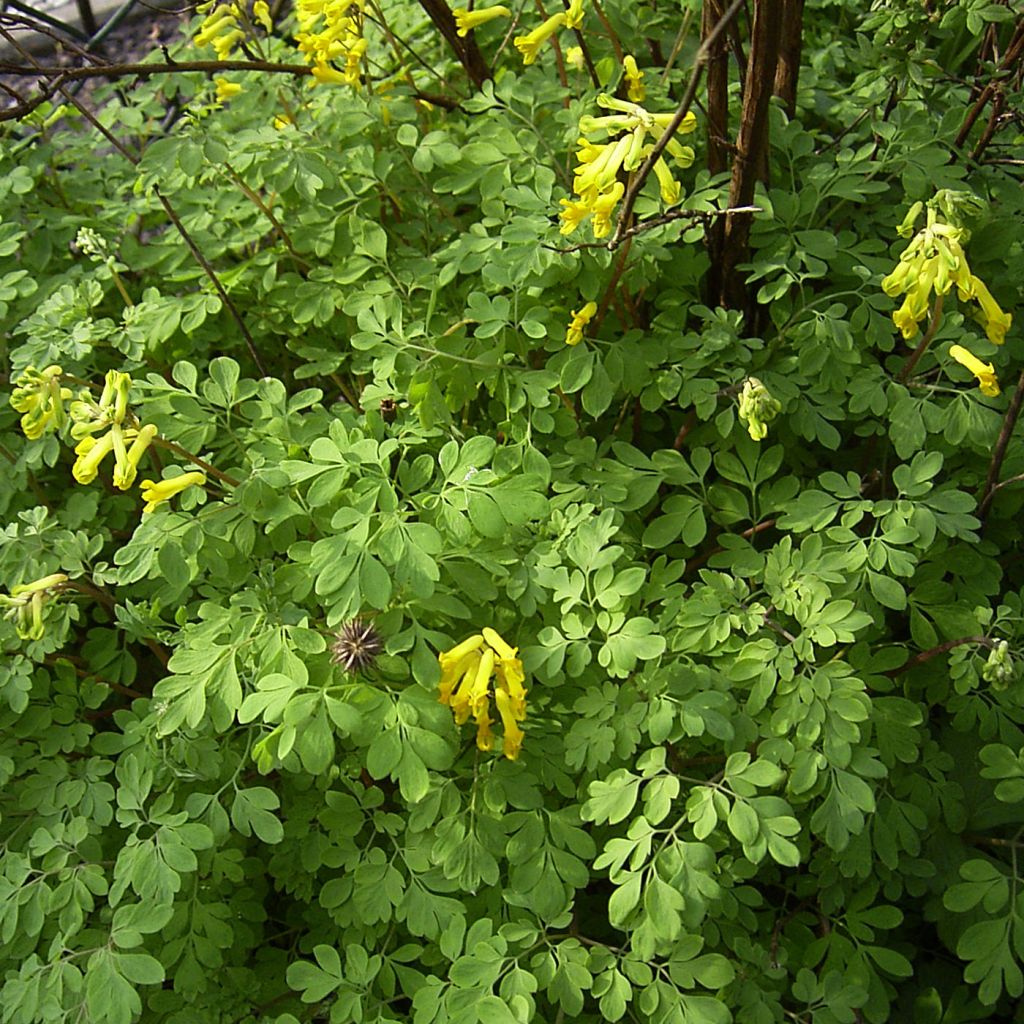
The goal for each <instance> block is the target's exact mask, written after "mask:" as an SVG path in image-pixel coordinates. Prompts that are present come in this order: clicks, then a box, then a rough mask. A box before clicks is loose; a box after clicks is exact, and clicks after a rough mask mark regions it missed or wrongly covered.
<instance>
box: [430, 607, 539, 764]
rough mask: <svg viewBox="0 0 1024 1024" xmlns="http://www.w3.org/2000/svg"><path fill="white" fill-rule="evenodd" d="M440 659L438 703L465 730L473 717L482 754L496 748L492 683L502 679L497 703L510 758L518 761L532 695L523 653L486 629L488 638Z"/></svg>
mask: <svg viewBox="0 0 1024 1024" xmlns="http://www.w3.org/2000/svg"><path fill="white" fill-rule="evenodd" d="M437 660H438V663H439V664H440V666H441V682H440V684H439V687H438V689H439V697H438V700H439V701H440V702H441V703H442V704H446V705H447V706H448V707H449V708H451V711H452V714H453V716H454V718H455V724H456V725H464V724H465V723H466V722H468V721H469V719H470V717H472V718H473V719H474V721H475V722H476V726H477V732H476V744H477V747H478V748H479V749H480V750H490V749H492V747H493V746H494V736H493V734H492V732H491V725H492V724H493V723H492V721H491V717H490V698H491V680H492V678H495V679H496V685H495V687H494V699H495V700H496V701H497V704H498V711H499V712H500V713H501V716H502V722H503V723H504V727H505V738H504V752H505V756H506V757H509V758H512V759H514V758H516V757H518V755H519V750H520V748H521V746H522V742H523V731H522V730H521V729H520V728H519V725H518V724H517V723H518V722H521V721H523V720H524V719H525V718H526V690H525V689H524V688H523V683H524V681H525V679H526V676H525V674H524V672H523V663H522V662H521V661H520V660H519V657H518V650H517V649H516V648H515V647H511V646H510V645H509V644H507V643H506V642H505V641H504V640H503V639H502V638H501V637H500V636H499V635H498V633H496V632H495V631H494V630H493V629H491V628H490V627H485V628H484V630H483V631H482V633H476V634H474V635H473V636H471V637H469V638H468V639H466V640H463V641H462V643H460V644H457V645H456V646H455V647H453V648H452V649H451V650H450V651H444V652H442V653H441V654H439V655H438V658H437ZM502 708H504V711H502Z"/></svg>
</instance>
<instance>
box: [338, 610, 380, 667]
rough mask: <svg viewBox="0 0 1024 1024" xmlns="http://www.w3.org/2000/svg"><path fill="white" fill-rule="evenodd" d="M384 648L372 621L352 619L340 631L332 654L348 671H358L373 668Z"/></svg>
mask: <svg viewBox="0 0 1024 1024" xmlns="http://www.w3.org/2000/svg"><path fill="white" fill-rule="evenodd" d="M383 649H384V641H383V639H382V638H381V635H380V633H378V632H377V630H376V629H374V627H373V625H372V623H369V622H364V621H363V620H362V619H352V620H351V621H349V622H346V623H345V625H344V626H342V627H341V629H340V630H339V631H338V634H337V638H336V639H335V641H334V643H333V644H331V656H332V660H333V661H335V662H336V663H337V664H339V665H340V666H341V667H342V668H343V669H344V670H345V671H346V672H351V673H358V672H365V671H366V670H367V669H369V668H372V667H373V663H374V661H375V660H376V658H377V655H378V654H380V652H381V651H382V650H383Z"/></svg>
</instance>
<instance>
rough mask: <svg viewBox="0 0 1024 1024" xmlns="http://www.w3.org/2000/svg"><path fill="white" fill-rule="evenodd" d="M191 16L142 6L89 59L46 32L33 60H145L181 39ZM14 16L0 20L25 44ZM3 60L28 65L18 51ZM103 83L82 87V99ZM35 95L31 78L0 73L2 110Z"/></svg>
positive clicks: (49, 63)
mask: <svg viewBox="0 0 1024 1024" xmlns="http://www.w3.org/2000/svg"><path fill="white" fill-rule="evenodd" d="M191 13H192V8H191V7H190V6H187V5H182V6H181V7H180V8H179V9H178V10H170V11H168V10H161V9H158V8H153V7H149V6H148V5H145V4H142V3H140V4H139V5H138V7H137V8H136V9H135V10H134V11H133V12H132V14H131V16H129V17H128V18H127V19H126V20H125V21H124V22H122V23H121V24H120V25H118V26H117V27H116V28H115V29H114V30H113V31H112V32H111V33H110V35H108V36H107V37H106V38H104V39H103V41H102V42H101V43H99V44H98V45H96V46H95V47H93V48H92V49H90V50H89V55H88V56H86V55H85V54H83V47H82V44H80V43H78V42H75V41H74V40H72V39H70V38H67V37H65V38H64V39H63V40H62V39H61V38H60V33H58V32H56V31H55V30H52V29H47V30H46V32H47V35H48V36H49V38H50V40H51V43H50V45H49V46H48V47H46V48H41V47H40V41H39V40H38V37H37V40H36V45H35V46H33V51H34V52H33V53H32V55H31V59H33V60H35V61H38V62H39V63H41V64H45V65H47V66H53V65H55V64H56V65H60V66H65V65H68V66H74V65H80V64H82V63H85V62H89V63H104V62H109V63H122V62H131V61H138V60H142V58H143V57H145V56H146V55H147V54H148V53H150V52H151V51H152V50H153V49H155V48H157V47H160V46H169V45H171V44H173V43H176V42H177V41H178V40H179V39H180V38H181V28H182V26H183V25H185V24H186V23H187V21H188V19H189V17H190V16H191ZM13 14H14V12H5V13H4V14H3V15H0V19H2V23H3V24H4V25H5V27H7V28H8V31H11V32H12V34H13V35H14V36H15V39H17V40H19V41H20V42H24V41H25V40H26V32H25V29H24V27H20V28H19V27H18V26H14V25H11V23H10V21H9V20H8V19H9V18H10V17H11V16H12V15H13ZM16 29H17V30H16ZM3 60H4V61H7V62H17V63H29V60H28V59H26V58H25V57H23V56H22V55H20V54H18V53H17V52H16V51H14V52H10V51H9V52H8V53H7V54H5V55H4V57H3ZM103 81H104V79H95V80H94V82H90V83H87V84H85V85H83V86H82V89H81V92H80V93H79V95H80V96H82V97H83V98H84V97H87V96H88V95H89V93H90V92H91V91H92V89H93V88H95V84H98V83H101V82H103ZM34 92H35V88H34V83H33V80H32V79H30V78H27V77H25V76H22V75H11V74H0V108H10V107H11V106H13V105H15V104H16V103H18V102H19V100H18V96H21V97H23V98H25V99H28V98H30V97H31V96H32V95H33V94H34ZM58 101H59V97H58Z"/></svg>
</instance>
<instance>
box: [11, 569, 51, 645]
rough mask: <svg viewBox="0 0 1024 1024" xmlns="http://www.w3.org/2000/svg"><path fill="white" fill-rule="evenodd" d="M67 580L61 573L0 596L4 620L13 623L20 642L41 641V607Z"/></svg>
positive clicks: (26, 584)
mask: <svg viewBox="0 0 1024 1024" xmlns="http://www.w3.org/2000/svg"><path fill="white" fill-rule="evenodd" d="M67 581H68V578H67V576H66V575H65V574H64V573H62V572H55V573H53V574H52V575H50V576H44V577H43V578H42V579H39V580H35V581H34V582H32V583H22V584H21V585H20V586H17V587H11V594H10V596H9V597H8V596H7V595H6V594H0V608H6V609H7V611H5V612H4V618H5V619H8V620H10V621H13V622H14V628H15V629H16V630H17V631H18V636H19V637H21V639H22V640H42V638H43V632H44V626H43V606H44V605H45V604H46V602H47V600H49V599H50V598H51V597H53V596H55V594H58V593H60V591H61V590H62V589H63V587H64V584H65V583H67Z"/></svg>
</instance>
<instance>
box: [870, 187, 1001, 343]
mask: <svg viewBox="0 0 1024 1024" xmlns="http://www.w3.org/2000/svg"><path fill="white" fill-rule="evenodd" d="M922 207H923V204H922V203H915V204H914V206H913V207H912V208H911V211H910V213H909V214H908V215H907V218H906V219H905V220H904V222H903V224H902V225H901V226H900V234H901V235H904V236H905V237H908V236H909V235H910V233H911V232H913V230H914V223H915V222H916V220H917V217H918V216H919V215H920V212H921V209H922ZM939 218H940V212H939V210H937V209H936V207H935V205H932V204H929V205H928V217H927V223H926V224H925V226H924V227H923V228H922V229H921V230H920V231H918V232H917V234H916V235H914V237H913V239H912V240H911V242H910V245H908V246H907V248H906V249H904V251H903V253H902V254H901V255H900V262H899V263H898V264H897V266H896V269H895V270H894V271H893V272H892V273H891V274H888V275H887V276H886V277H884V278H883V279H882V291H884V292H885V294H886V295H888V296H889V297H890V298H895V297H896V296H897V295H899V294H901V293H904V294H905V297H904V299H903V305H902V306H900V308H899V309H897V310H896V311H895V312H894V313H893V314H892V320H893V323H894V324H895V325H896V327H897V328H899V330H900V333H901V334H902V335H903V337H904V338H905V339H907V340H909V339H910V338H912V337H914V335H915V334H917V331H918V325H919V324H920V323H921V321H922V320H924V319H925V317H927V316H928V307H929V297H930V295H931V292H932V290H933V289H934V291H935V294H936V295H946V294H947V293H948V292H949V291H950V289H951V288H952V287H953V285H954V284H955V285H956V289H957V295H958V296H959V298H960V301H961V302H967V301H969V300H971V299H976V300H977V302H978V304H979V306H980V307H981V319H982V322H983V324H984V327H985V333H986V334H987V335H988V338H989V340H990V341H991V342H992V343H993V344H995V345H1002V343H1003V342H1004V341H1005V340H1006V332H1007V331H1008V330H1009V329H1010V323H1011V321H1012V317H1011V316H1010V314H1009V313H1004V312H1003V311H1002V310H1001V309H1000V308H999V304H998V303H997V302H996V300H995V299H994V298H993V297H992V293H991V292H990V291H989V290H988V288H987V287H986V286H985V283H984V282H983V281H982V280H981V278H979V277H976V276H975V275H974V274H972V273H971V268H970V267H969V266H968V265H967V256H966V254H965V253H964V250H963V244H962V243H963V242H964V241H965V240H966V236H967V232H966V230H965V229H964V228H963V227H960V226H959V225H956V224H950V223H945V222H944V221H942V220H940V219H939Z"/></svg>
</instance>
